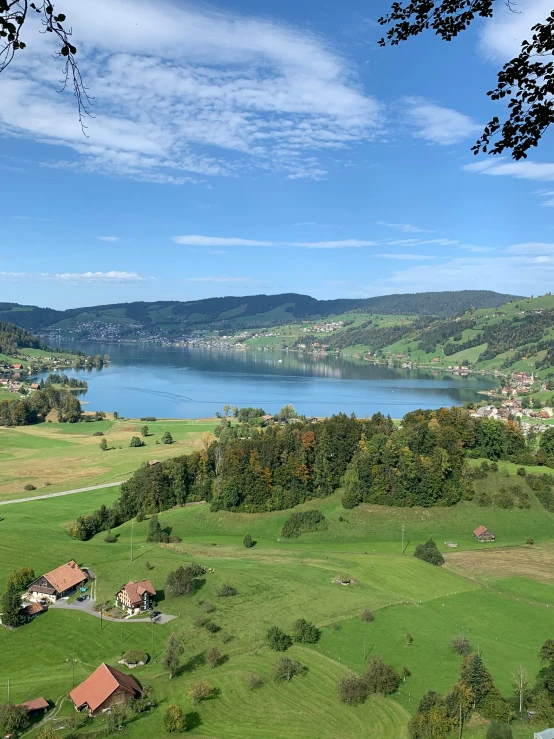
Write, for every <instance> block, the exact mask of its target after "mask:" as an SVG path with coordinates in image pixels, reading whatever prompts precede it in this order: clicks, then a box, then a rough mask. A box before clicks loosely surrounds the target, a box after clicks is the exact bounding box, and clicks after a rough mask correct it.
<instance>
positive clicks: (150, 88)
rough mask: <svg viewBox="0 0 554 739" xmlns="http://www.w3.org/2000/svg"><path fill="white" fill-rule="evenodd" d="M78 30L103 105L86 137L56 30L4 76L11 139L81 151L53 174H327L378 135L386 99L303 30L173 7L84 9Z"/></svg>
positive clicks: (101, 1)
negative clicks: (68, 89) (335, 157)
mask: <svg viewBox="0 0 554 739" xmlns="http://www.w3.org/2000/svg"><path fill="white" fill-rule="evenodd" d="M130 18H131V19H132V22H130V21H129V19H130ZM33 22H36V21H35V19H34V18H30V19H29V23H33ZM71 24H72V27H73V30H74V34H75V37H76V38H78V39H79V56H80V65H81V70H82V72H83V75H84V78H85V80H86V81H87V84H88V88H89V91H90V93H91V95H92V96H93V97H94V116H95V117H94V118H93V119H91V120H90V121H88V129H87V134H88V136H89V138H84V137H83V135H82V132H81V129H80V126H79V124H78V121H77V120H76V115H75V108H74V101H73V99H72V96H70V95H65V96H62V95H59V94H58V92H57V90H58V89H59V81H58V80H59V74H60V72H59V70H58V69H57V68H56V66H55V65H53V64H52V59H51V56H52V52H53V50H54V48H55V47H54V45H53V43H52V39H50V38H47V37H49V36H51V35H52V34H43V35H42V36H40V35H38V34H37V37H36V39H35V41H34V42H33V44H32V46H31V45H30V46H29V48H28V49H27V50H26V52H25V55H21V59H18V66H17V68H16V67H10V68H9V70H7V71H6V73H4V74H3V75H2V80H1V81H0V99H1V100H2V107H1V110H0V129H1V131H2V133H4V134H8V135H10V134H11V135H15V136H19V137H21V136H25V137H29V138H33V139H35V140H38V141H41V142H46V143H51V144H55V145H63V146H66V147H67V148H68V149H69V150H71V151H72V152H73V155H76V157H77V161H75V158H74V156H73V157H72V158H70V159H69V160H68V161H64V160H63V159H62V160H59V161H57V162H48V164H49V166H58V167H67V168H76V169H78V170H83V169H84V170H85V171H100V172H104V173H110V174H111V173H114V174H119V175H124V176H128V177H133V178H136V179H142V180H148V181H151V182H160V183H169V184H183V183H185V182H198V181H199V180H200V181H201V180H202V179H203V178H205V177H210V176H225V175H230V174H236V173H240V172H242V171H244V170H249V169H253V168H256V169H258V170H260V171H268V170H274V171H278V172H281V173H283V174H284V175H285V176H286V177H289V178H290V179H297V178H313V179H321V178H322V177H324V176H325V174H326V171H327V166H328V164H329V162H330V159H329V157H328V156H327V153H331V152H333V151H336V150H338V149H343V148H345V147H349V146H351V145H355V144H357V143H358V142H360V141H363V140H367V139H368V138H371V137H373V136H374V135H375V133H376V132H377V131H378V130H379V129H380V126H381V117H382V109H381V105H380V104H379V103H378V102H377V101H376V100H375V99H374V98H372V97H370V96H367V95H365V94H364V93H363V91H362V90H361V89H360V87H359V84H358V81H357V80H356V78H355V77H354V76H353V74H352V69H351V66H350V64H349V63H348V61H347V60H345V59H344V58H343V57H342V56H341V55H340V54H339V53H338V52H337V51H336V50H334V49H333V48H331V47H330V46H329V44H328V43H327V42H326V41H325V40H324V39H322V38H321V37H319V36H317V35H315V34H313V33H310V32H309V31H307V30H306V29H305V28H301V29H299V28H295V27H292V26H288V25H285V24H283V23H280V22H277V21H272V20H269V19H267V18H264V17H259V18H258V17H253V16H245V15H238V14H233V13H231V12H226V11H224V10H218V11H216V10H212V9H210V8H209V7H208V6H207V5H203V4H202V5H201V4H198V5H196V6H195V5H193V4H187V5H185V4H183V3H177V2H171V0H157V1H156V2H155V3H153V2H150V3H146V2H145V3H136V2H135V1H134V0H95V2H94V3H92V2H83V3H75V4H74V7H72V8H71Z"/></svg>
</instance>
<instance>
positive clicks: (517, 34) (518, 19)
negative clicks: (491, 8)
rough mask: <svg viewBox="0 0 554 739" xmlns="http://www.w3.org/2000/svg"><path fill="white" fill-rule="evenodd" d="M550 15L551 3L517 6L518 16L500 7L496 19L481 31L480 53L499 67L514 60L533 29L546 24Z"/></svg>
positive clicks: (534, 1)
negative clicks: (539, 24)
mask: <svg viewBox="0 0 554 739" xmlns="http://www.w3.org/2000/svg"><path fill="white" fill-rule="evenodd" d="M551 12H552V2H551V0H526V2H524V3H518V4H517V12H515V13H514V12H513V9H512V8H511V7H510V8H508V7H505V6H504V4H500V5H499V6H498V8H496V9H495V12H494V17H493V18H492V19H491V20H489V21H487V23H486V24H484V26H483V28H482V32H481V36H480V48H481V51H482V52H483V54H484V55H485V56H486V57H488V58H489V59H491V61H494V62H496V63H497V62H499V61H506V60H507V59H509V58H511V57H513V56H515V55H516V54H517V53H518V52H519V50H520V47H521V42H522V41H523V39H526V38H529V37H530V36H531V35H532V34H531V33H530V31H531V28H532V26H534V25H535V24H536V23H540V22H542V21H544V20H546V18H548V16H549V15H550V13H551Z"/></svg>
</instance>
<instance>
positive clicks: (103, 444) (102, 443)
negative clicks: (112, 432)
mask: <svg viewBox="0 0 554 739" xmlns="http://www.w3.org/2000/svg"><path fill="white" fill-rule="evenodd" d="M100 449H101V450H102V451H103V452H105V451H107V449H108V442H107V441H106V439H105V438H102V440H101V441H100Z"/></svg>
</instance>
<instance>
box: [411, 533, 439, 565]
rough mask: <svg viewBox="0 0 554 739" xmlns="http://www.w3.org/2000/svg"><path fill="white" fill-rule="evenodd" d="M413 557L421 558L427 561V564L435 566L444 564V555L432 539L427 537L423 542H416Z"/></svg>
mask: <svg viewBox="0 0 554 739" xmlns="http://www.w3.org/2000/svg"><path fill="white" fill-rule="evenodd" d="M414 557H417V558H418V559H422V560H423V561H424V562H429V564H432V565H436V566H437V567H440V566H441V565H442V564H444V557H443V556H442V554H441V553H440V552H439V550H438V548H437V545H436V544H435V542H434V541H433V539H427V541H426V542H425V544H418V545H417V547H416V548H415V552H414Z"/></svg>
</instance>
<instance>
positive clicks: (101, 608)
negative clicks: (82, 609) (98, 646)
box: [100, 606, 104, 631]
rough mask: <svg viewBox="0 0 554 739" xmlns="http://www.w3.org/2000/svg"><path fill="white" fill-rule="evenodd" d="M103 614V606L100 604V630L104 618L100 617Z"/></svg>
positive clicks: (102, 626)
mask: <svg viewBox="0 0 554 739" xmlns="http://www.w3.org/2000/svg"><path fill="white" fill-rule="evenodd" d="M103 615H104V606H100V631H102V629H103V628H104V619H103V618H102V617H103Z"/></svg>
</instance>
